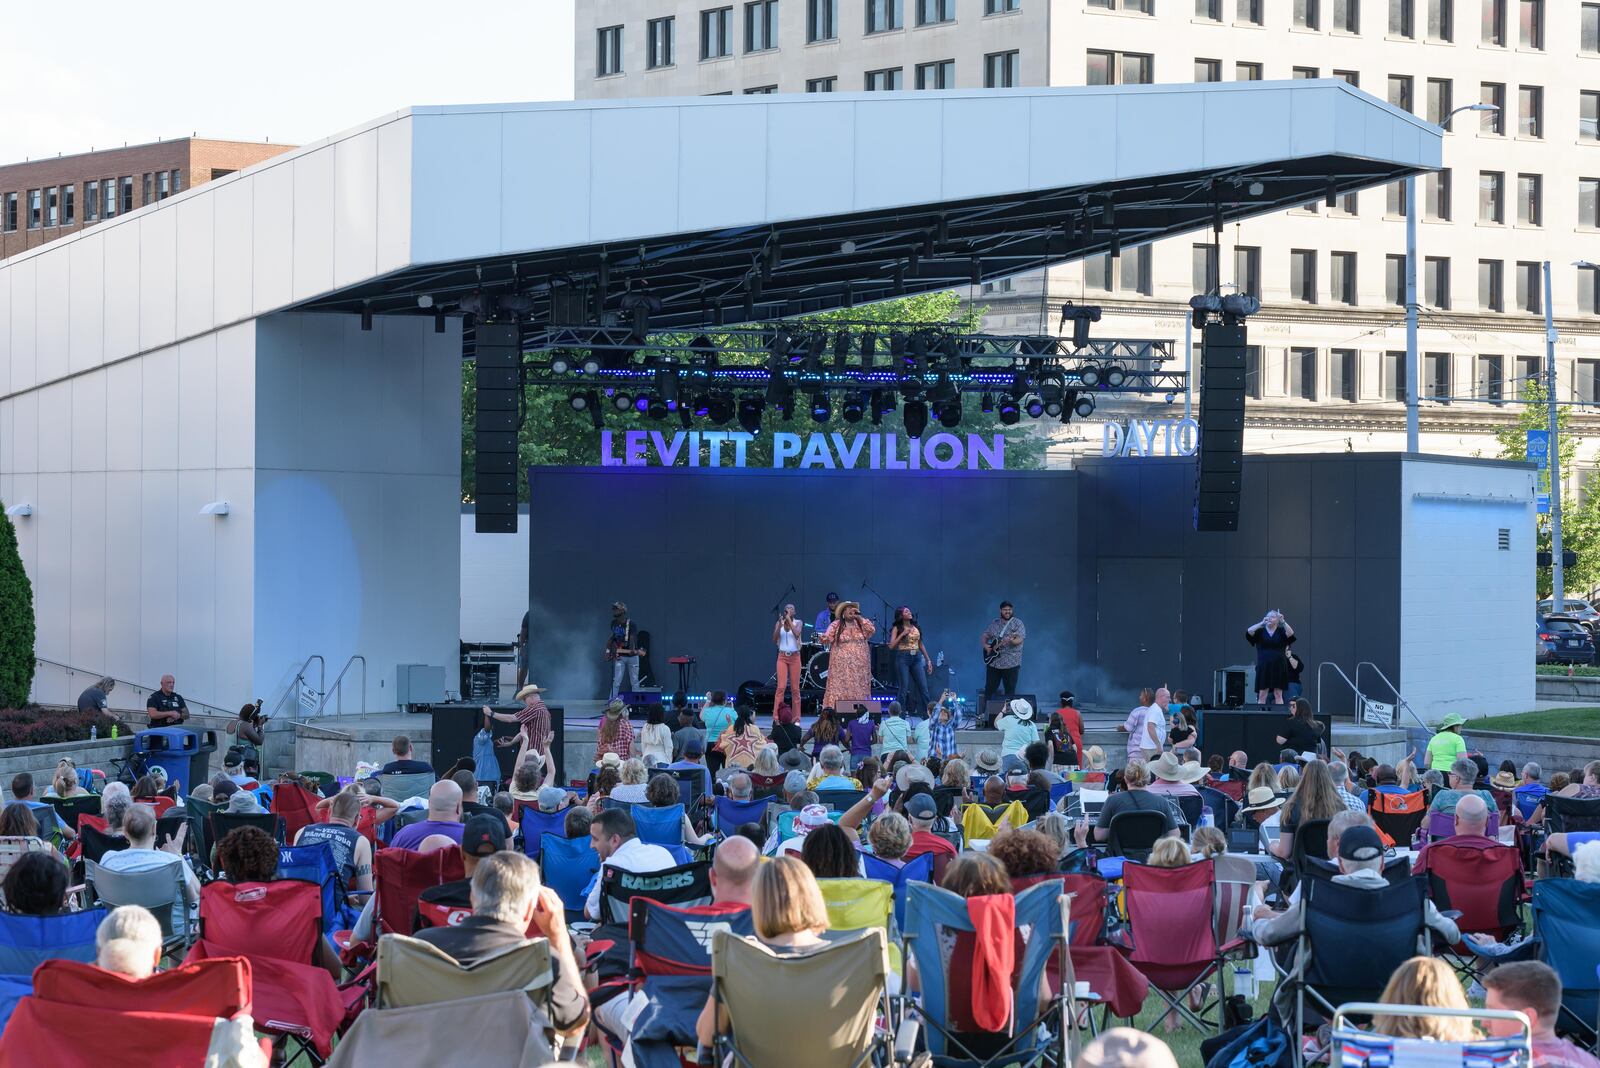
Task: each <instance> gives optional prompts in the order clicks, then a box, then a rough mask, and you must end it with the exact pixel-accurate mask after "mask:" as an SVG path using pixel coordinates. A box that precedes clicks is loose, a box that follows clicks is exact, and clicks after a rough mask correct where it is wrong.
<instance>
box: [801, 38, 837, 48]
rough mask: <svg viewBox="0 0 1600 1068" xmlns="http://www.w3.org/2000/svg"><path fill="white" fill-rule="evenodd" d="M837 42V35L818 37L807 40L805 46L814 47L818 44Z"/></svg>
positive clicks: (833, 43)
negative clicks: (813, 39)
mask: <svg viewBox="0 0 1600 1068" xmlns="http://www.w3.org/2000/svg"><path fill="white" fill-rule="evenodd" d="M838 43H839V38H837V37H818V38H817V39H816V40H815V41H807V42H806V47H807V48H816V47H818V46H819V45H836V44H838Z"/></svg>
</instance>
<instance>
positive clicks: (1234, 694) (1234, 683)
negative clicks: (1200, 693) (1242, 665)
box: [1211, 668, 1245, 708]
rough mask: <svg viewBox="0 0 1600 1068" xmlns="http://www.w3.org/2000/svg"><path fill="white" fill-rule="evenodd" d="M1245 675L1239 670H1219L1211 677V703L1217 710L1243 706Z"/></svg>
mask: <svg viewBox="0 0 1600 1068" xmlns="http://www.w3.org/2000/svg"><path fill="white" fill-rule="evenodd" d="M1244 691H1245V673H1244V671H1243V670H1241V669H1239V668H1219V669H1218V670H1217V671H1216V673H1215V674H1214V675H1213V676H1212V696H1211V703H1212V704H1214V705H1216V706H1217V707H1218V708H1241V707H1243V706H1244V696H1245V693H1244Z"/></svg>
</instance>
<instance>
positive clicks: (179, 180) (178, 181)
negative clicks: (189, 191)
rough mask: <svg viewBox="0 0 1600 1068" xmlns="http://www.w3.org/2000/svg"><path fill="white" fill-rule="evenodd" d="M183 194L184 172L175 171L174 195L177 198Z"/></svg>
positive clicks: (173, 175)
mask: <svg viewBox="0 0 1600 1068" xmlns="http://www.w3.org/2000/svg"><path fill="white" fill-rule="evenodd" d="M181 192H183V172H182V171H177V170H175V171H173V172H172V195H173V196H177V195H178V194H179V193H181Z"/></svg>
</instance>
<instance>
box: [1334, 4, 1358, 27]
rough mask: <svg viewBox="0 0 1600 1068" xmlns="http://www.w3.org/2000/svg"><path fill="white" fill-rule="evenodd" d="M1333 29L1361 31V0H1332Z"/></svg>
mask: <svg viewBox="0 0 1600 1068" xmlns="http://www.w3.org/2000/svg"><path fill="white" fill-rule="evenodd" d="M1333 31H1334V32H1335V33H1360V32H1361V0H1333Z"/></svg>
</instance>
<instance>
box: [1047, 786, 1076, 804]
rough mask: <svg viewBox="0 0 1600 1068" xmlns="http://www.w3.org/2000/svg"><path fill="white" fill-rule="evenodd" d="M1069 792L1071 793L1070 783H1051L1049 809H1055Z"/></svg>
mask: <svg viewBox="0 0 1600 1068" xmlns="http://www.w3.org/2000/svg"><path fill="white" fill-rule="evenodd" d="M1071 792H1072V783H1071V782H1070V781H1068V782H1053V783H1051V784H1050V807H1051V808H1055V807H1056V806H1057V805H1059V804H1060V803H1061V799H1062V798H1063V797H1066V796H1067V795H1068V794H1070V793H1071Z"/></svg>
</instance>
